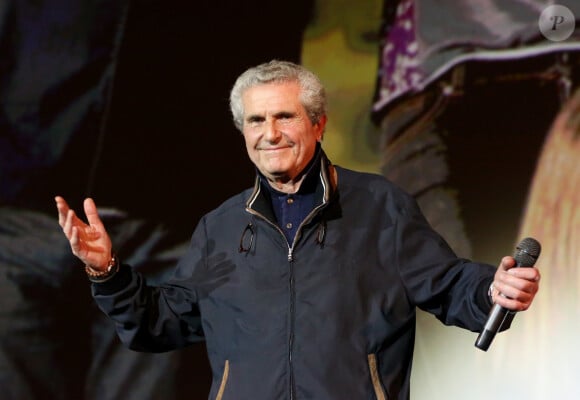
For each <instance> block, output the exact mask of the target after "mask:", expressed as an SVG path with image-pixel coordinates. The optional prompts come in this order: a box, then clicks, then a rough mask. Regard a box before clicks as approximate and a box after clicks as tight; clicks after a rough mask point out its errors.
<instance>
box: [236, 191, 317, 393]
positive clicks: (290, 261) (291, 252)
mask: <svg viewBox="0 0 580 400" xmlns="http://www.w3.org/2000/svg"><path fill="white" fill-rule="evenodd" d="M326 204H327V202H326V201H324V202H323V203H322V204H320V205H319V206H318V207H315V208H314V209H313V210H312V211H310V213H309V214H308V215H307V216H306V218H304V220H303V221H302V223H301V224H300V226H298V229H297V231H296V235H295V236H294V240H293V241H292V245H290V244H289V243H288V241H287V240H286V236H285V235H284V232H282V229H280V227H279V226H278V225H276V224H274V223H273V222H272V221H270V220H269V219H268V218H266V217H265V216H264V215H263V214H261V213H259V212H257V211H256V210H254V209H251V208H247V211H248V212H249V213H251V214H253V215H255V216H257V217H259V218H260V219H262V220H264V221H265V222H266V223H268V224H269V225H271V226H272V227H273V228H274V229H276V230H277V231H278V232H279V233H280V235H281V236H282V238H283V239H284V241H285V242H286V244H287V246H288V254H287V260H288V264H289V271H290V277H289V281H288V286H289V290H290V310H289V312H290V333H289V337H288V367H289V369H290V388H289V392H290V393H289V395H290V400H294V398H295V388H294V368H293V365H292V353H293V348H294V312H295V301H296V293H295V287H294V247H295V246H296V243H297V242H298V240H299V239H300V236H301V234H302V228H303V227H304V225H306V224H307V223H309V222H310V221H311V220H312V219H313V218H314V216H315V215H316V214H317V213H318V211H319V210H320V209H322V208H323V207H324V206H325V205H326Z"/></svg>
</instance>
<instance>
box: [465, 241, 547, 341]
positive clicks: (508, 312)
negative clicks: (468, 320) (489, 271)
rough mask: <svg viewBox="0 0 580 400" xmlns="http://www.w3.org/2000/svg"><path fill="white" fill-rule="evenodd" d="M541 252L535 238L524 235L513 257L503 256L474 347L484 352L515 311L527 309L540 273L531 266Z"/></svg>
mask: <svg viewBox="0 0 580 400" xmlns="http://www.w3.org/2000/svg"><path fill="white" fill-rule="evenodd" d="M540 252H541V246H540V243H538V241H537V240H535V239H533V238H525V239H523V240H522V241H521V242H520V243H519V244H518V245H517V247H516V251H515V253H514V256H513V258H510V257H504V259H502V262H501V264H500V266H499V268H498V271H497V272H496V274H495V277H494V284H493V286H494V289H493V290H494V291H497V293H494V295H493V299H494V305H493V307H492V309H491V311H490V313H489V316H488V318H487V321H486V323H485V325H484V327H483V330H482V332H481V333H480V334H479V336H478V338H477V341H476V342H475V347H477V348H479V349H481V350H483V351H487V349H488V348H489V346H490V345H491V342H492V341H493V339H494V337H495V335H496V333H497V332H499V331H500V330H501V329H502V327H504V326H507V325H506V324H509V322H510V321H511V320H512V319H513V317H514V315H515V312H516V311H523V310H526V309H528V307H529V306H530V305H531V303H532V301H533V299H534V296H535V294H536V292H537V291H538V281H539V279H540V274H539V272H538V270H537V269H535V268H530V267H533V266H534V264H535V263H536V260H537V259H538V257H539V256H540ZM514 267H516V268H514ZM521 267H523V268H521ZM520 268H521V269H520Z"/></svg>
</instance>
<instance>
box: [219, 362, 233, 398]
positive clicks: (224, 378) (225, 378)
mask: <svg viewBox="0 0 580 400" xmlns="http://www.w3.org/2000/svg"><path fill="white" fill-rule="evenodd" d="M229 376H230V361H229V360H226V363H225V364H224V373H223V375H222V382H221V383H220V388H219V390H218V392H217V395H216V396H215V400H222V398H223V396H224V392H225V390H226V385H227V384H228V377H229Z"/></svg>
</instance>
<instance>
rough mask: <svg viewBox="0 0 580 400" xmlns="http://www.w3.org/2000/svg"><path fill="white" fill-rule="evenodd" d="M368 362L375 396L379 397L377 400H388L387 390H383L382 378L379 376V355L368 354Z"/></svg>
mask: <svg viewBox="0 0 580 400" xmlns="http://www.w3.org/2000/svg"><path fill="white" fill-rule="evenodd" d="M367 361H368V363H369V371H370V374H371V381H372V382H373V389H374V390H375V396H376V397H377V400H388V396H387V394H386V393H385V389H384V388H383V385H382V383H381V378H380V376H379V369H378V366H377V355H376V354H368V355H367Z"/></svg>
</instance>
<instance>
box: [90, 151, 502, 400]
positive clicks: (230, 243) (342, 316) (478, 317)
mask: <svg viewBox="0 0 580 400" xmlns="http://www.w3.org/2000/svg"><path fill="white" fill-rule="evenodd" d="M321 163H322V164H323V165H322V167H321V170H320V171H321V172H320V184H319V187H318V191H317V206H316V208H315V209H314V210H313V212H312V213H311V214H310V215H309V216H308V217H307V218H306V220H305V221H304V222H303V223H302V224H301V226H300V227H299V229H298V234H297V236H296V238H295V240H294V242H293V243H292V244H291V245H290V244H288V242H287V240H286V239H285V237H284V234H283V232H282V231H281V230H280V229H279V228H278V226H277V224H276V223H275V219H274V214H273V212H272V208H271V203H270V200H269V198H268V194H267V193H266V191H264V190H262V188H261V186H260V184H259V180H256V185H255V186H254V188H253V189H248V190H246V191H244V192H242V193H240V194H239V195H237V196H234V197H232V198H230V199H229V200H227V201H226V202H224V203H223V204H222V205H221V206H219V207H218V208H217V209H215V210H213V211H212V212H210V213H208V214H207V215H206V216H204V217H203V219H202V220H201V221H200V222H199V224H198V226H197V228H196V230H195V233H194V234H193V237H192V240H191V246H190V249H189V250H188V252H187V253H186V255H185V256H184V257H183V259H182V260H181V261H180V263H179V264H178V265H177V267H176V269H175V273H174V276H173V278H172V279H171V280H170V281H169V282H168V283H167V284H165V285H163V286H162V287H148V286H147V283H146V282H145V280H144V279H143V277H142V276H140V275H139V274H138V273H136V272H134V271H132V270H131V269H130V268H129V267H128V266H123V267H122V268H121V270H120V272H119V273H118V274H117V275H116V276H114V278H113V279H111V280H109V281H107V282H106V283H101V284H94V285H93V293H94V296H95V299H96V301H97V302H98V304H99V306H100V307H101V308H102V309H103V310H104V311H105V312H106V313H107V314H108V315H109V316H111V317H112V318H113V319H114V320H115V321H116V325H117V329H118V333H119V336H120V337H121V340H122V341H123V342H124V343H126V344H128V345H129V346H130V347H131V348H132V349H135V350H139V351H153V352H159V351H168V350H173V349H177V348H181V347H184V346H186V345H188V344H190V343H193V342H195V341H198V340H200V339H201V338H202V337H203V338H204V339H205V340H206V345H207V351H208V356H209V360H210V364H211V368H212V372H213V382H212V387H211V392H210V398H211V399H226V400H227V399H238V400H239V399H264V400H272V399H316V400H326V399H328V400H336V399H349V400H357V399H407V398H408V396H409V379H410V374H411V360H412V355H413V344H414V339H415V312H416V307H419V308H421V309H423V310H426V311H428V312H430V313H432V314H434V315H435V316H436V317H437V318H438V319H440V320H441V321H442V322H443V323H444V324H447V325H457V326H460V327H463V328H466V329H469V330H473V331H477V330H480V329H481V327H482V326H483V324H484V322H485V319H486V317H487V313H488V311H489V309H490V307H491V304H490V302H489V300H488V299H487V289H488V286H489V284H490V282H491V280H492V278H493V274H494V272H495V267H493V266H491V265H485V264H478V263H472V262H469V261H467V260H463V259H459V258H457V256H456V255H455V254H454V253H453V251H452V250H451V249H450V248H449V246H448V245H447V244H446V243H445V241H444V240H443V239H442V238H441V237H440V236H439V235H438V234H437V233H436V232H435V231H433V229H432V228H431V227H430V226H429V224H428V223H427V222H426V220H425V218H424V217H423V215H422V214H421V212H420V210H419V209H418V207H417V205H416V203H415V201H414V200H413V199H412V198H411V197H410V196H409V195H407V194H406V193H404V192H402V191H401V190H400V189H398V188H397V187H396V186H394V185H393V184H391V183H390V182H388V181H387V180H385V178H383V177H381V176H379V175H373V174H366V173H359V172H354V171H350V170H347V169H344V168H340V167H334V166H332V165H331V164H330V163H329V162H328V160H327V159H326V157H325V156H324V155H323V157H322V159H321Z"/></svg>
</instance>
